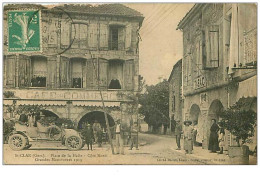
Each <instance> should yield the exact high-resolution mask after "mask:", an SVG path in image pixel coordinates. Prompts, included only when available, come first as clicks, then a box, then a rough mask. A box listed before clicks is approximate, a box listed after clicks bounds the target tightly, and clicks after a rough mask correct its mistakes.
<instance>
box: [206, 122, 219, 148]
mask: <svg viewBox="0 0 260 183" xmlns="http://www.w3.org/2000/svg"><path fill="white" fill-rule="evenodd" d="M212 122H213V124H212V126H211V127H210V136H209V147H208V149H209V150H210V151H211V152H212V153H216V152H217V151H219V142H218V131H219V126H218V124H217V122H216V120H215V119H212Z"/></svg>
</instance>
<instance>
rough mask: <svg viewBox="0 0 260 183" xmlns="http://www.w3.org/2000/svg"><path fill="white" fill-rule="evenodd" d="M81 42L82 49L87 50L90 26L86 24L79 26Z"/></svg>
mask: <svg viewBox="0 0 260 183" xmlns="http://www.w3.org/2000/svg"><path fill="white" fill-rule="evenodd" d="M79 40H80V43H79V44H80V48H87V45H88V42H87V41H88V26H87V25H86V24H79Z"/></svg>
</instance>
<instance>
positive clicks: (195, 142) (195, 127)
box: [193, 121, 198, 146]
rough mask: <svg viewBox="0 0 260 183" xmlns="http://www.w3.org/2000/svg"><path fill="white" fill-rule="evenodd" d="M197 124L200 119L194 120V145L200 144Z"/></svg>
mask: <svg viewBox="0 0 260 183" xmlns="http://www.w3.org/2000/svg"><path fill="white" fill-rule="evenodd" d="M197 126H198V121H194V122H193V143H194V146H198V142H197V135H198V129H197Z"/></svg>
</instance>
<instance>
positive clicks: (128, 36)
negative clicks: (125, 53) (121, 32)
mask: <svg viewBox="0 0 260 183" xmlns="http://www.w3.org/2000/svg"><path fill="white" fill-rule="evenodd" d="M125 31H126V36H125V49H126V50H129V49H130V48H131V43H132V25H131V24H128V25H127V26H126V29H125Z"/></svg>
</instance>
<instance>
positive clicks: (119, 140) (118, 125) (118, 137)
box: [115, 119, 124, 154]
mask: <svg viewBox="0 0 260 183" xmlns="http://www.w3.org/2000/svg"><path fill="white" fill-rule="evenodd" d="M115 127H116V153H117V154H119V148H120V150H121V154H124V140H123V135H124V134H123V130H122V126H121V123H120V119H118V120H117V121H116V125H115Z"/></svg>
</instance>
